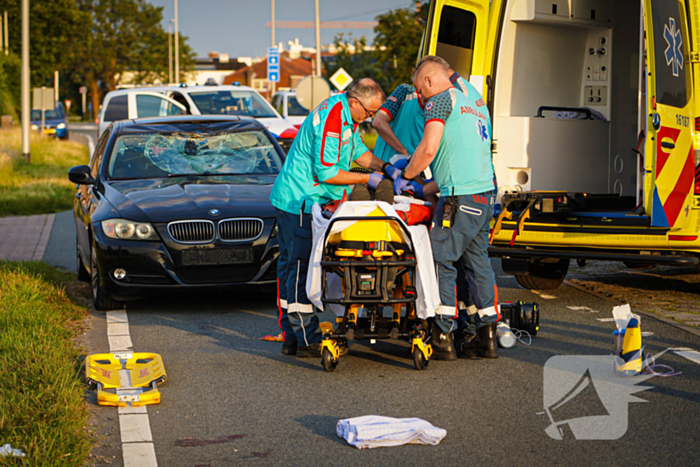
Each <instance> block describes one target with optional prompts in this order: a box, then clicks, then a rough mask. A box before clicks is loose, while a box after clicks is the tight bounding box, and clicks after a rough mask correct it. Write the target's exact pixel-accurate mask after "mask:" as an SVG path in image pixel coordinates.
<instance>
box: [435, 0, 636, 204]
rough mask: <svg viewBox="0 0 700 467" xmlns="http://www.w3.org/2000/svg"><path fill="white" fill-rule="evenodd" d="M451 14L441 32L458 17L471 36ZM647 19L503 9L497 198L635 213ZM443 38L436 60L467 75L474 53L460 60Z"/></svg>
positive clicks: (529, 7) (589, 2)
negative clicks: (552, 194) (583, 199)
mask: <svg viewBox="0 0 700 467" xmlns="http://www.w3.org/2000/svg"><path fill="white" fill-rule="evenodd" d="M447 8H450V7H445V8H444V9H443V13H442V15H443V16H442V18H441V23H442V22H443V21H445V22H452V23H454V22H455V21H458V18H460V17H461V18H462V20H461V21H462V24H463V25H465V27H467V28H469V27H471V30H472V31H473V22H474V16H473V15H472V14H471V13H469V12H466V11H461V12H457V11H454V12H449V13H448V14H447V15H446V14H445V13H447V12H446V9H447ZM455 10H456V9H455ZM640 10H641V6H640V2H639V0H614V1H613V0H509V1H507V2H506V7H505V17H504V21H503V23H502V29H501V31H500V41H499V44H498V45H497V49H496V50H497V57H496V59H495V65H494V75H495V86H494V89H493V91H494V93H493V98H492V105H493V107H492V118H493V125H494V134H493V139H494V142H495V149H494V166H495V167H496V174H497V177H498V182H499V195H502V194H503V193H504V191H518V190H525V191H529V190H554V191H567V192H585V193H591V194H616V195H620V197H619V198H618V197H616V196H613V197H610V198H608V201H606V203H605V205H606V209H605V210H606V211H615V210H617V211H625V212H629V211H631V210H632V209H634V207H635V206H636V205H637V204H638V202H639V201H640V199H641V198H640V190H641V188H642V186H643V185H642V176H641V175H640V170H641V167H640V165H639V156H638V154H637V153H636V152H635V151H634V149H633V148H636V147H637V142H638V138H639V134H640V131H642V130H645V125H646V119H645V118H643V116H644V115H645V114H646V110H645V107H646V102H645V99H646V96H645V95H644V94H643V92H644V90H643V86H642V85H641V84H640V70H641V66H643V61H641V60H640V55H641V54H643V53H644V52H643V41H642V40H641V34H640V28H641V18H640V15H641V11H640ZM470 15H471V17H470ZM470 21H471V23H472V24H469V22H470ZM455 29H456V25H452V30H455ZM442 30H443V29H442V25H441V29H440V31H441V32H442ZM449 30H450V28H446V29H445V31H449ZM442 36H443V37H442V38H440V37H438V45H437V51H436V54H437V55H441V56H443V57H444V58H445V59H446V60H448V62H450V63H451V64H452V63H454V64H455V65H453V67H454V68H455V69H456V70H457V71H458V72H460V73H462V74H463V75H469V74H470V71H471V70H469V69H467V68H468V67H470V62H471V60H470V59H471V55H472V51H471V50H469V49H468V48H466V47H463V48H462V49H461V52H460V49H459V47H455V43H456V42H457V41H456V40H454V37H450V34H447V33H446V34H444V35H442ZM452 36H454V35H452ZM441 39H442V40H443V41H445V42H440V41H441ZM450 41H452V43H449V42H450ZM461 45H467V44H466V42H464V41H463V42H462V44H461ZM474 78H475V77H474V76H472V77H471V78H470V80H471V81H472V83H474V82H475V80H474ZM476 78H477V79H476V82H477V83H478V79H479V78H478V77H476ZM640 105H641V107H642V110H643V111H642V112H641V113H640ZM569 108H577V109H582V108H587V109H590V111H591V112H592V114H593V115H594V117H593V119H589V118H587V117H588V112H589V110H585V109H583V110H579V111H570V110H568V109H569ZM577 116H579V117H580V116H585V117H584V118H575V117H577ZM645 133H646V130H645ZM640 150H641V151H643V145H642V147H640ZM499 198H500V197H499Z"/></svg>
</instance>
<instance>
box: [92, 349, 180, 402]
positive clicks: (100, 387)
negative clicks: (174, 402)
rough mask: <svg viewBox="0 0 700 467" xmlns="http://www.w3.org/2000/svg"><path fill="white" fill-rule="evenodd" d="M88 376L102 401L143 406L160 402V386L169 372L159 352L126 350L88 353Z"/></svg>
mask: <svg viewBox="0 0 700 467" xmlns="http://www.w3.org/2000/svg"><path fill="white" fill-rule="evenodd" d="M85 378H86V379H87V382H88V384H90V385H92V386H95V389H96V392H97V403H98V404H99V405H109V406H116V407H140V406H142V405H152V404H158V403H160V391H158V386H159V385H160V384H162V383H164V382H165V380H166V379H167V375H166V373H165V367H164V366H163V359H162V358H161V356H160V355H159V354H156V353H146V352H139V353H134V352H124V353H100V354H93V355H88V357H87V358H86V359H85Z"/></svg>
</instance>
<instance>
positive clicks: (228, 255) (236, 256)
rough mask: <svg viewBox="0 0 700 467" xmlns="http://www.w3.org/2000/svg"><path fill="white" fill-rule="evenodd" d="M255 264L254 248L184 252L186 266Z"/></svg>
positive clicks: (183, 258)
mask: <svg viewBox="0 0 700 467" xmlns="http://www.w3.org/2000/svg"><path fill="white" fill-rule="evenodd" d="M252 262H253V249H252V248H215V249H211V248H209V249H206V250H200V249H191V250H184V251H183V252H182V264H183V265H184V266H206V265H215V264H244V263H252Z"/></svg>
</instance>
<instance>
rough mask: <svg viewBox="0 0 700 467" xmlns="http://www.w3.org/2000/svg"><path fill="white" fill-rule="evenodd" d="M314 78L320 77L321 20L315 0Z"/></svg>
mask: <svg viewBox="0 0 700 467" xmlns="http://www.w3.org/2000/svg"><path fill="white" fill-rule="evenodd" d="M316 76H321V20H320V19H319V16H318V0H316Z"/></svg>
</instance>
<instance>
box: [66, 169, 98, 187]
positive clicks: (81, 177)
mask: <svg viewBox="0 0 700 467" xmlns="http://www.w3.org/2000/svg"><path fill="white" fill-rule="evenodd" d="M68 179H69V180H70V181H71V182H73V183H77V184H78V185H94V184H95V179H94V178H92V175H91V174H90V167H88V166H87V165H78V166H75V167H71V169H70V170H69V171H68Z"/></svg>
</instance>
